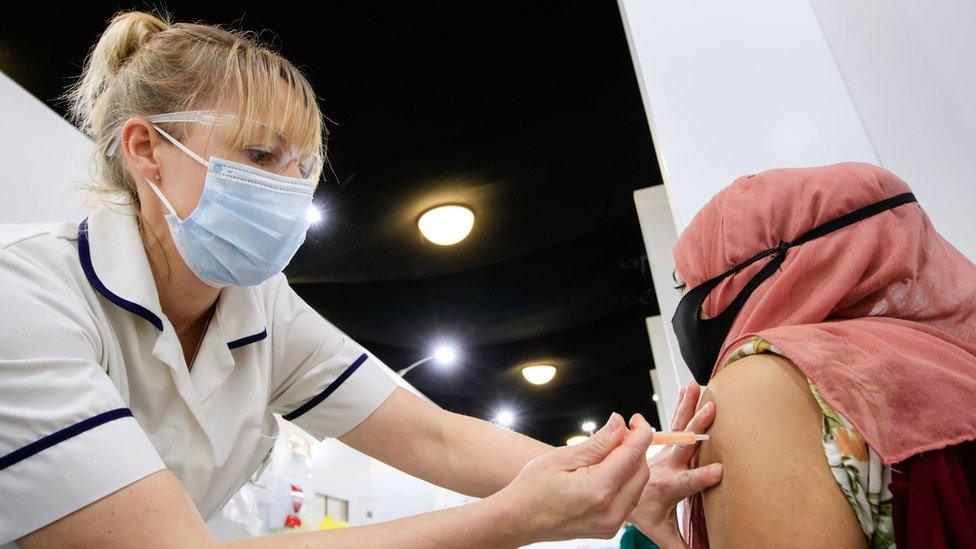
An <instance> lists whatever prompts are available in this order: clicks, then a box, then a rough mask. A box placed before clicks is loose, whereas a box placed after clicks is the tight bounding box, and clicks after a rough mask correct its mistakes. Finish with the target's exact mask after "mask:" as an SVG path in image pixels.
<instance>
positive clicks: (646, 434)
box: [594, 414, 654, 486]
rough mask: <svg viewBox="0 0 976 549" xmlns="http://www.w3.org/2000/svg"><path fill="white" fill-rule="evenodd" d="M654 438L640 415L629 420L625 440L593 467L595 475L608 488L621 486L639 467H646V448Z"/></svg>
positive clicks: (651, 430)
mask: <svg viewBox="0 0 976 549" xmlns="http://www.w3.org/2000/svg"><path fill="white" fill-rule="evenodd" d="M653 438H654V429H653V428H652V427H651V425H650V424H649V423H648V422H647V420H645V419H644V416H642V415H640V414H634V416H633V417H631V420H630V431H629V432H628V433H627V438H625V439H624V441H623V442H622V443H621V444H620V446H617V448H615V449H614V450H613V451H612V452H610V455H608V456H607V458H606V459H604V460H603V462H602V463H600V464H598V465H596V466H595V467H594V469H595V471H596V474H597V475H598V476H600V477H601V480H602V482H605V483H607V485H608V486H622V485H623V484H624V483H625V482H626V481H627V480H629V479H630V478H631V477H632V476H633V475H634V474H636V473H637V472H638V470H639V469H640V468H641V467H645V466H646V461H645V459H646V458H645V456H646V455H647V447H648V446H650V445H651V440H652V439H653Z"/></svg>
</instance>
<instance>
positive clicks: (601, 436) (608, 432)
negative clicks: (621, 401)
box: [565, 412, 629, 471]
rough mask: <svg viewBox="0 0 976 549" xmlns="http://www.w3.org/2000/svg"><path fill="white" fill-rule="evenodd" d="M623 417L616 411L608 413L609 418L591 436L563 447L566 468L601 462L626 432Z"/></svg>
mask: <svg viewBox="0 0 976 549" xmlns="http://www.w3.org/2000/svg"><path fill="white" fill-rule="evenodd" d="M628 432H629V431H628V429H627V426H626V425H625V424H624V418H623V416H621V415H620V414H618V413H617V412H614V413H612V414H610V419H608V420H607V423H606V424H605V425H604V426H603V427H601V428H600V430H599V431H597V432H596V433H593V436H591V437H590V438H588V439H586V440H585V441H584V442H581V443H580V444H577V445H576V446H567V447H565V450H566V452H565V454H566V465H567V470H570V471H573V470H576V469H579V468H580V467H586V466H588V465H595V464H597V463H601V462H602V461H603V460H604V459H605V458H606V457H607V456H608V455H610V453H611V452H612V451H613V450H614V449H615V448H617V447H619V446H620V443H621V442H623V441H624V437H626V436H627V433H628Z"/></svg>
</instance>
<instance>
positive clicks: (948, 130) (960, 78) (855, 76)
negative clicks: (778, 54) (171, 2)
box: [811, 0, 976, 260]
mask: <svg viewBox="0 0 976 549" xmlns="http://www.w3.org/2000/svg"><path fill="white" fill-rule="evenodd" d="M811 3H812V5H813V8H814V11H815V12H816V15H817V18H818V20H819V22H820V26H821V28H822V29H823V33H824V36H826V39H827V42H828V43H829V44H830V48H831V50H832V51H833V54H834V59H835V60H836V62H837V66H838V67H839V68H840V71H841V73H842V74H843V76H844V81H845V82H846V83H847V87H848V89H849V91H850V95H851V97H852V98H853V100H854V104H855V105H856V106H857V110H858V112H859V113H860V115H861V119H862V120H863V122H864V127H865V128H866V129H867V133H868V135H869V137H870V139H871V142H872V143H873V144H874V147H875V149H876V150H877V154H878V158H879V160H880V161H881V164H882V165H884V166H885V167H887V168H888V169H890V170H891V171H893V172H894V173H896V174H898V175H899V176H900V177H901V178H902V179H904V180H905V181H907V182H908V184H909V185H911V186H912V189H913V190H914V191H915V194H916V196H918V199H919V202H920V203H921V205H922V207H923V208H925V210H926V211H927V212H928V214H929V216H930V217H931V218H932V222H933V223H934V224H935V226H936V228H937V229H938V230H939V232H940V233H942V235H943V236H944V237H946V239H947V240H949V242H951V243H952V244H953V245H954V246H956V247H957V248H959V249H960V251H962V252H963V253H964V254H966V255H967V256H968V257H969V258H970V259H972V260H976V238H974V236H973V230H974V228H976V223H973V221H972V213H971V210H972V208H973V206H976V32H974V28H976V2H972V1H969V0H926V1H924V2H922V1H919V0H857V1H856V2H850V1H846V0H811Z"/></svg>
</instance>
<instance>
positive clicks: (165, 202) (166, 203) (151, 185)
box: [146, 177, 180, 219]
mask: <svg viewBox="0 0 976 549" xmlns="http://www.w3.org/2000/svg"><path fill="white" fill-rule="evenodd" d="M146 183H149V188H150V189H152V190H153V192H154V193H156V196H158V197H159V201H160V202H162V203H163V206H166V209H167V210H169V213H171V214H173V216H174V217H176V218H177V219H179V218H180V216H178V215H176V210H175V209H174V208H173V205H172V204H170V203H169V200H166V197H165V196H163V191H161V190H159V187H157V186H156V184H155V183H153V182H152V181H151V180H150V179H149V178H148V177H147V178H146Z"/></svg>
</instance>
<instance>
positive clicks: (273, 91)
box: [62, 11, 327, 205]
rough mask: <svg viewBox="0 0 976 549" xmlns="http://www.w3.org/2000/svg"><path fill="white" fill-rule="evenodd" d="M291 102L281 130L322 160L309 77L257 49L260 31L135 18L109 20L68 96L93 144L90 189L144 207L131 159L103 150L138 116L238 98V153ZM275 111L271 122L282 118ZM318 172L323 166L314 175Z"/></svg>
mask: <svg viewBox="0 0 976 549" xmlns="http://www.w3.org/2000/svg"><path fill="white" fill-rule="evenodd" d="M281 83H284V84H285V86H284V87H283V89H284V92H283V93H285V94H286V97H285V100H286V102H285V112H284V113H281V114H284V117H285V118H284V127H283V128H282V130H283V132H284V133H285V134H286V135H288V136H289V138H290V139H291V140H292V141H293V142H294V143H296V144H297V145H298V146H299V148H300V149H301V150H302V151H306V152H318V153H319V155H320V158H323V159H324V158H325V139H324V136H323V134H324V133H325V132H327V129H326V127H325V124H324V121H323V119H324V117H323V115H322V112H321V110H320V108H319V105H318V102H317V98H316V96H315V93H314V92H313V90H312V86H311V85H310V84H309V82H308V80H307V79H306V78H305V76H304V75H303V74H302V73H301V71H299V70H298V69H297V68H296V67H295V66H294V65H292V64H291V63H290V62H289V61H288V60H287V59H285V58H284V57H282V56H281V55H280V54H278V53H277V52H275V51H272V50H271V49H270V48H269V47H267V46H265V45H264V44H262V43H260V41H259V40H258V37H257V35H256V34H255V33H253V32H250V31H239V30H233V29H226V28H223V27H222V26H220V25H206V24H201V23H175V24H173V23H171V19H170V15H169V14H161V15H159V16H156V15H153V14H150V13H144V12H139V11H127V12H119V13H117V14H115V16H113V18H112V20H111V22H110V23H109V25H108V27H107V28H106V29H105V32H103V33H102V35H101V37H100V38H99V39H98V43H97V44H95V46H94V47H93V48H92V50H91V51H90V52H89V54H88V56H87V58H86V60H85V67H84V70H83V72H82V74H81V76H80V77H79V79H78V80H77V81H76V82H75V83H74V84H73V85H72V86H71V87H69V89H68V90H67V91H66V92H65V94H64V95H63V96H62V98H63V99H65V100H67V101H68V103H69V105H68V110H69V113H70V116H71V118H72V120H73V121H74V122H75V124H77V125H78V126H79V127H80V128H81V129H82V131H84V132H85V133H86V134H87V135H88V136H89V137H91V138H92V139H93V140H94V142H95V152H94V157H93V158H92V161H91V164H90V170H89V171H90V174H89V175H90V176H91V178H92V181H93V182H95V184H94V185H92V188H93V189H94V190H95V191H97V192H100V193H109V194H117V193H119V192H122V193H124V194H127V195H128V196H129V198H131V200H132V203H133V204H137V205H138V202H139V197H138V194H137V192H136V185H135V182H134V181H132V178H131V176H130V174H129V172H128V171H127V170H126V161H125V155H124V154H122V151H118V152H117V153H116V154H115V155H114V156H112V157H108V156H106V154H105V152H106V149H107V147H108V144H109V143H110V142H111V141H112V139H113V138H114V137H117V136H120V133H121V131H122V126H123V125H124V124H125V122H126V120H128V119H129V118H130V117H133V116H145V117H148V116H151V115H154V114H160V113H166V112H176V111H186V110H195V109H198V108H203V107H205V106H209V105H216V104H218V103H221V102H222V101H224V100H226V99H228V98H231V97H236V98H237V99H238V102H237V104H238V107H237V112H236V113H235V114H237V116H238V123H237V124H236V127H235V130H234V134H233V139H234V143H233V145H234V146H237V147H242V146H244V145H245V143H244V141H245V140H246V139H247V136H248V135H249V133H250V131H251V130H252V126H253V125H254V124H255V123H256V122H255V120H256V117H257V115H260V114H264V113H268V112H269V109H273V108H276V106H277V105H278V100H279V98H280V93H282V86H281V85H280V84H281ZM271 112H272V116H273V117H274V118H273V120H278V116H279V113H276V112H273V111H271ZM321 174H322V165H321V163H320V164H319V165H318V166H316V167H315V168H314V171H313V173H312V177H314V178H315V180H316V181H317V180H318V178H319V177H320V176H321Z"/></svg>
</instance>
